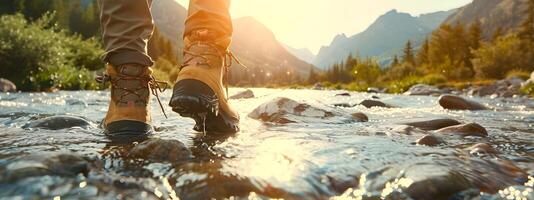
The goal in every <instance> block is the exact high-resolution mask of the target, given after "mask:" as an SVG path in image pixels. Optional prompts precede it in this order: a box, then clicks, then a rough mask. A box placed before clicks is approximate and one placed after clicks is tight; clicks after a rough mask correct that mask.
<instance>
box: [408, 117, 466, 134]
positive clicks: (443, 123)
mask: <svg viewBox="0 0 534 200" xmlns="http://www.w3.org/2000/svg"><path fill="white" fill-rule="evenodd" d="M404 124H405V125H408V126H413V127H416V128H418V129H421V130H425V131H430V130H438V129H441V128H445V127H449V126H454V125H459V124H461V123H460V122H458V121H456V120H454V119H432V120H425V121H417V122H409V123H404Z"/></svg>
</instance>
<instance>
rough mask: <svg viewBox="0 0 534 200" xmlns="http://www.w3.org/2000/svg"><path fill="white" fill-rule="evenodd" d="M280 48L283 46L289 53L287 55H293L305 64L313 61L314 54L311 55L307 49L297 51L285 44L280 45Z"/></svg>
mask: <svg viewBox="0 0 534 200" xmlns="http://www.w3.org/2000/svg"><path fill="white" fill-rule="evenodd" d="M282 46H284V48H285V49H286V50H287V51H289V53H291V54H293V55H294V56H296V57H297V58H299V59H301V60H303V61H305V62H307V63H312V62H313V60H315V54H313V53H312V52H311V51H310V50H309V49H308V48H300V49H297V48H294V47H291V46H289V45H287V44H282Z"/></svg>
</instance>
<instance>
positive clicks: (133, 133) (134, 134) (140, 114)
mask: <svg viewBox="0 0 534 200" xmlns="http://www.w3.org/2000/svg"><path fill="white" fill-rule="evenodd" d="M99 2H100V8H101V13H100V16H101V18H100V20H101V26H102V31H103V36H102V37H103V39H104V47H105V48H106V53H105V54H104V61H105V62H107V64H108V65H107V68H106V75H107V77H108V78H105V79H102V81H110V82H111V95H110V96H111V101H110V103H109V108H108V112H107V114H106V118H105V119H104V123H103V128H104V133H105V134H106V135H108V136H109V137H110V138H111V139H112V140H131V139H134V140H137V139H141V138H146V137H147V136H148V135H149V134H151V133H152V126H151V116H150V109H149V105H150V103H149V102H150V91H149V90H150V89H149V88H150V87H151V86H150V84H149V82H150V81H151V74H152V71H151V70H150V68H149V66H152V64H153V61H152V59H151V58H150V57H149V56H148V54H147V42H148V40H149V39H150V37H151V35H152V31H153V29H154V23H153V22H152V15H151V14H150V5H151V3H152V0H99Z"/></svg>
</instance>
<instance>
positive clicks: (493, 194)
mask: <svg viewBox="0 0 534 200" xmlns="http://www.w3.org/2000/svg"><path fill="white" fill-rule="evenodd" d="M243 90H244V89H242V88H231V90H230V93H231V94H236V93H238V92H241V91H243ZM252 91H253V92H254V96H255V97H253V98H246V99H234V100H231V101H230V102H231V104H232V105H234V107H235V108H237V110H238V111H239V113H240V115H241V131H240V132H238V133H237V134H233V135H228V134H204V133H198V132H195V131H193V130H192V127H193V125H194V121H193V120H191V119H188V118H182V117H180V116H179V115H178V114H176V113H172V111H171V109H170V108H169V107H165V109H166V111H167V113H168V114H169V118H168V119H166V118H165V117H164V116H163V114H162V112H161V111H160V108H159V106H158V104H157V102H156V101H154V100H153V101H152V114H153V118H154V119H153V124H154V126H155V130H156V133H155V134H154V135H153V136H152V139H150V140H149V141H144V142H143V141H140V142H135V143H129V144H118V143H112V142H111V141H109V140H108V139H107V138H106V137H105V136H104V135H103V134H102V133H101V129H100V128H99V122H100V121H101V120H102V118H103V117H104V115H105V113H106V111H107V105H108V99H109V92H107V91H75V92H70V91H60V92H55V93H0V199H41V198H42V199H52V198H58V197H59V198H61V199H94V198H98V199H117V198H119V199H178V198H180V199H210V198H214V199H224V198H228V199H268V198H283V199H534V191H533V185H534V178H533V177H534V145H533V144H534V137H533V136H534V100H533V99H526V98H494V99H491V98H471V97H465V98H469V99H472V100H475V101H477V102H479V103H481V104H483V105H485V106H487V107H489V108H490V109H488V110H479V111H470V110H447V109H444V108H442V107H441V106H440V105H439V103H438V97H435V96H405V95H391V94H369V93H355V92H350V93H348V94H343V95H338V94H340V93H345V92H344V91H329V90H294V89H263V88H257V89H252ZM280 97H284V98H287V99H286V100H288V99H289V100H291V101H294V102H297V103H298V104H301V105H305V106H304V107H306V108H307V109H308V108H312V109H315V110H314V111H313V112H312V111H310V112H308V111H305V112H296V113H291V112H289V113H288V112H282V113H281V114H283V115H285V117H284V118H283V119H284V120H282V121H280V120H269V119H265V117H260V118H258V117H253V116H254V115H253V114H250V113H253V112H254V110H255V109H256V108H258V107H259V106H260V105H262V104H263V105H267V106H269V105H271V104H272V105H280V102H277V100H276V99H278V100H280ZM169 98H170V92H169V91H167V92H165V93H164V94H163V95H162V102H163V103H164V105H165V104H166V103H167V102H168V101H169ZM366 99H375V100H377V101H381V102H384V103H386V104H388V105H391V106H390V107H371V108H367V107H365V106H363V105H355V104H357V103H359V102H361V101H362V100H366ZM273 101H274V102H273ZM270 103H271V104H270ZM269 109H271V110H272V109H275V110H274V112H277V111H276V109H281V108H278V107H276V106H274V107H272V106H271V108H269ZM295 110H297V109H295ZM317 112H319V113H321V112H324V113H327V114H328V116H326V115H324V116H321V115H317ZM357 112H360V115H358V116H359V117H357V119H355V117H353V115H352V114H353V113H357ZM361 114H364V115H365V116H366V117H367V118H368V120H364V119H362V118H361ZM53 117H56V121H49V122H46V121H44V123H43V120H47V119H48V120H50V118H53ZM69 117H70V118H69ZM64 118H66V120H65V119H64ZM433 119H452V120H456V121H458V122H460V123H462V124H465V123H472V122H473V123H477V124H479V125H480V126H482V127H483V128H485V130H486V131H487V136H485V135H484V136H477V135H468V136H465V135H462V136H459V135H458V134H444V133H442V132H440V131H437V130H433V129H428V128H424V127H423V128H421V127H413V126H409V125H406V124H409V123H410V122H417V121H428V120H433ZM57 120H59V122H58V121H57ZM62 120H63V121H62ZM425 135H430V136H432V137H434V136H435V138H434V139H437V140H436V141H438V142H434V143H433V144H426V145H425V143H424V142H417V141H418V139H420V138H422V137H424V136H425ZM475 145H478V146H475ZM473 146H474V147H473Z"/></svg>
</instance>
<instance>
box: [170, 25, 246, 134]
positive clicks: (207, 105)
mask: <svg viewBox="0 0 534 200" xmlns="http://www.w3.org/2000/svg"><path fill="white" fill-rule="evenodd" d="M216 39H217V36H216V33H213V32H210V31H209V30H205V29H203V30H198V31H195V32H193V33H192V35H190V36H188V37H186V40H185V44H186V46H185V48H184V51H183V53H184V57H183V64H182V66H181V70H180V72H179V74H178V78H177V80H176V84H175V85H174V89H173V95H172V98H171V101H170V103H169V105H170V106H171V107H172V109H173V111H175V112H177V113H179V114H180V115H181V116H183V117H190V118H193V119H194V120H195V122H196V125H195V127H194V128H193V129H194V130H195V131H199V132H210V133H211V132H218V133H235V132H238V131H239V115H238V113H237V112H236V111H235V110H233V109H232V108H231V107H230V105H229V104H228V99H227V92H228V85H227V76H228V72H229V67H230V65H231V59H232V58H235V57H233V56H232V55H231V53H229V51H227V45H218V43H219V44H220V42H217V41H216ZM228 44H229V42H228ZM225 91H226V93H225Z"/></svg>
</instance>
